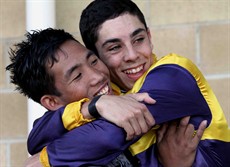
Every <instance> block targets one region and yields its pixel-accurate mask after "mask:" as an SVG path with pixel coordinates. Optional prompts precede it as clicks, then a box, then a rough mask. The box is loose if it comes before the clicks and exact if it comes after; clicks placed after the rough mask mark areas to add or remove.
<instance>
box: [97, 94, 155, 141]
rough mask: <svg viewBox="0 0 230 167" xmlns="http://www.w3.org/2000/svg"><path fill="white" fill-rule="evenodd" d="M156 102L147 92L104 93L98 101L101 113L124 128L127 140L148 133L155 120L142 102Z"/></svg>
mask: <svg viewBox="0 0 230 167" xmlns="http://www.w3.org/2000/svg"><path fill="white" fill-rule="evenodd" d="M140 102H145V103H148V104H154V103H155V100H153V99H152V98H151V97H150V96H149V95H148V94H147V93H138V94H129V95H124V96H114V95H104V96H102V97H101V98H100V99H99V100H98V101H97V103H96V107H97V110H98V112H99V114H100V115H101V116H102V117H104V118H105V119H107V120H108V121H110V122H112V123H114V124H116V125H117V126H119V127H121V128H124V130H125V131H126V132H127V138H126V139H127V140H130V139H132V138H133V137H135V136H138V135H141V134H142V133H146V132H147V131H148V130H149V129H150V128H151V127H152V126H153V125H154V124H155V120H154V118H153V116H152V115H151V113H150V112H149V111H148V109H147V107H146V106H145V105H144V104H142V103H140Z"/></svg>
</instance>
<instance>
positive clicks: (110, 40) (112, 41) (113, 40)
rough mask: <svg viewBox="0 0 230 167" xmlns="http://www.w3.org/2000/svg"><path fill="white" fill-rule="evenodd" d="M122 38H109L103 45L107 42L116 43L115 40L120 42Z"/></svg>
mask: <svg viewBox="0 0 230 167" xmlns="http://www.w3.org/2000/svg"><path fill="white" fill-rule="evenodd" d="M120 41H121V40H120V39H118V38H112V39H108V40H106V41H105V42H104V43H103V44H102V47H104V46H105V45H106V44H108V43H115V42H120Z"/></svg>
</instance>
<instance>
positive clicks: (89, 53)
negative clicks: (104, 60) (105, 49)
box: [86, 50, 96, 60]
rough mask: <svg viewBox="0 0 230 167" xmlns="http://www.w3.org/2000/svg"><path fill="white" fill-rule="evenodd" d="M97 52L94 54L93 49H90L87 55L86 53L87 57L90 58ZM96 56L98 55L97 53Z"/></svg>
mask: <svg viewBox="0 0 230 167" xmlns="http://www.w3.org/2000/svg"><path fill="white" fill-rule="evenodd" d="M94 55H95V54H94V52H92V51H91V50H89V51H88V52H87V55H86V59H87V60H88V59H89V58H90V57H91V56H94ZM95 56H96V55H95Z"/></svg>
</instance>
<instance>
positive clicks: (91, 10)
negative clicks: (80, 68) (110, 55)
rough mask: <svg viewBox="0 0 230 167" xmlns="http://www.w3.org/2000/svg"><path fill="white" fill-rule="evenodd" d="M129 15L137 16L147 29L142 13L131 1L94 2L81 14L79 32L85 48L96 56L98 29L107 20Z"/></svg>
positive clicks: (100, 0) (105, 0) (109, 0)
mask: <svg viewBox="0 0 230 167" xmlns="http://www.w3.org/2000/svg"><path fill="white" fill-rule="evenodd" d="M126 13H129V14H131V15H134V16H137V17H138V19H139V20H140V21H141V22H142V23H143V24H144V26H145V28H146V29H147V24H146V21H145V18H144V15H143V13H142V12H141V10H140V9H139V8H138V6H137V5H136V4H135V3H134V2H132V1H131V0H94V1H93V2H91V3H90V4H89V5H88V6H87V7H86V8H85V9H84V10H83V12H82V14H81V18H80V24H79V28H80V32H81V36H82V40H83V42H84V43H85V46H86V47H87V48H88V49H89V50H92V51H93V52H94V53H96V54H98V52H97V49H96V47H95V43H96V42H97V40H98V29H99V28H100V26H101V25H102V24H103V23H104V22H105V21H107V20H110V19H114V18H116V17H118V16H120V15H123V14H126Z"/></svg>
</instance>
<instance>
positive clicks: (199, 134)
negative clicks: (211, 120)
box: [194, 120, 207, 143]
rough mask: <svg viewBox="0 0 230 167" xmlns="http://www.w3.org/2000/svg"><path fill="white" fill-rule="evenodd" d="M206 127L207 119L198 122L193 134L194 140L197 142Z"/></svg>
mask: <svg viewBox="0 0 230 167" xmlns="http://www.w3.org/2000/svg"><path fill="white" fill-rule="evenodd" d="M206 127H207V120H204V121H202V122H201V123H200V125H199V128H198V129H197V131H196V134H195V136H194V142H196V143H199V141H200V139H201V138H202V136H203V133H204V131H205V129H206Z"/></svg>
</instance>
